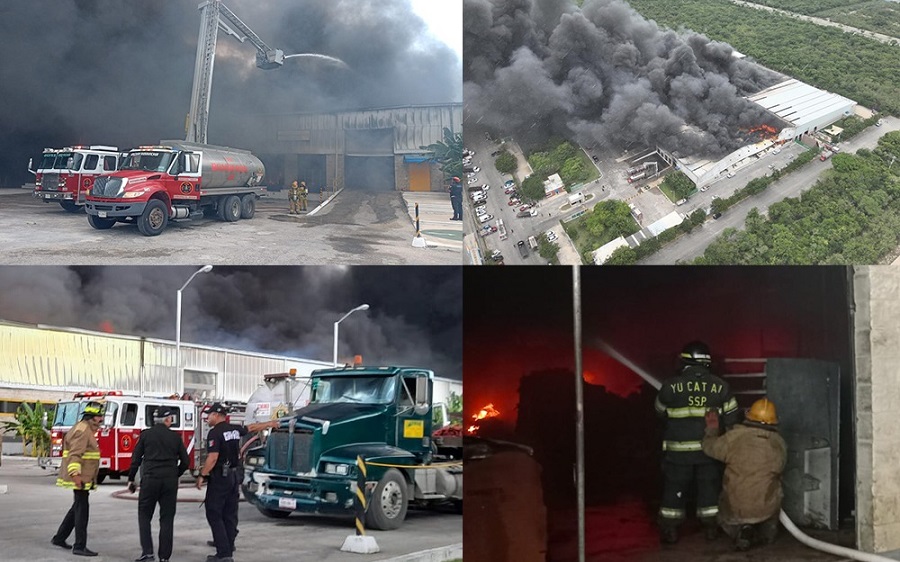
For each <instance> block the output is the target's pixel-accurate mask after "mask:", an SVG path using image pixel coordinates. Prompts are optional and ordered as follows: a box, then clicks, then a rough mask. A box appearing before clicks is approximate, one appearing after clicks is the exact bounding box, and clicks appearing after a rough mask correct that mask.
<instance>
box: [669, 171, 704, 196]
mask: <svg viewBox="0 0 900 562" xmlns="http://www.w3.org/2000/svg"><path fill="white" fill-rule="evenodd" d="M661 188H662V189H664V190H665V189H668V190H671V192H672V193H674V194H675V197H676V201H677V200H678V199H685V198H687V197H688V196H689V195H690V194H691V193H693V192H694V191H696V190H697V188H696V187H695V186H694V182H692V181H691V180H690V179H689V178H688V177H687V176H686V175H684V174H682V173H681V172H675V173H674V174H669V175H668V176H666V179H664V180H663V182H662V186H661Z"/></svg>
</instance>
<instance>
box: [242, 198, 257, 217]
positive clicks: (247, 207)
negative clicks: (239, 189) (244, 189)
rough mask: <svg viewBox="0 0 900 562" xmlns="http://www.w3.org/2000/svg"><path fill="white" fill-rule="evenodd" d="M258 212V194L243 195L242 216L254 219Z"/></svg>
mask: <svg viewBox="0 0 900 562" xmlns="http://www.w3.org/2000/svg"><path fill="white" fill-rule="evenodd" d="M255 214H256V195H253V194H252V193H250V194H248V195H244V196H243V197H241V218H242V219H252V218H253V215H255Z"/></svg>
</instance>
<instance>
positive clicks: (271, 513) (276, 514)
mask: <svg viewBox="0 0 900 562" xmlns="http://www.w3.org/2000/svg"><path fill="white" fill-rule="evenodd" d="M256 509H258V510H259V512H260V513H262V514H263V515H265V516H266V517H271V518H272V519H286V518H287V517H289V516H290V515H291V512H290V511H281V510H280V509H269V508H266V507H262V506H259V505H258V506H256Z"/></svg>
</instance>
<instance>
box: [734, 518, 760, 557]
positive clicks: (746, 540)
mask: <svg viewBox="0 0 900 562" xmlns="http://www.w3.org/2000/svg"><path fill="white" fill-rule="evenodd" d="M753 535H755V533H754V530H753V525H741V528H740V529H738V534H737V537H735V539H734V549H735V550H740V551H741V552H743V551H745V550H749V549H750V547H751V546H752V545H753Z"/></svg>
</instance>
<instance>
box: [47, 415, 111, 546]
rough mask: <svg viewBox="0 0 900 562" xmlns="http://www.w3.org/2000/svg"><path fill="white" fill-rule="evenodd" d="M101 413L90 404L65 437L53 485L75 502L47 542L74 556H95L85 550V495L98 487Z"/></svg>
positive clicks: (86, 499) (86, 517)
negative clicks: (72, 540)
mask: <svg viewBox="0 0 900 562" xmlns="http://www.w3.org/2000/svg"><path fill="white" fill-rule="evenodd" d="M103 411H104V408H103V404H102V403H100V402H89V403H88V404H87V405H86V406H85V407H84V411H83V412H82V415H81V421H80V422H78V423H77V424H75V427H73V428H72V429H70V430H69V432H68V433H66V438H65V441H64V444H63V458H62V464H61V465H60V467H59V477H58V478H57V479H56V485H57V486H60V487H62V488H67V489H69V490H72V491H73V493H74V494H75V498H74V501H73V502H72V507H70V508H69V511H68V512H67V513H66V516H65V517H63V520H62V523H60V525H59V529H58V530H57V531H56V534H55V535H53V538H52V539H50V542H51V543H53V544H54V545H56V546H59V547H62V548H71V549H72V554H75V555H77V556H97V553H96V552H94V551H93V550H90V549H88V547H87V526H88V517H89V511H90V507H89V505H88V494H89V492H90V490H93V489H94V488H96V487H97V474H98V473H99V472H100V445H99V444H98V443H97V438H96V437H95V436H94V435H95V434H96V433H97V430H99V429H100V424H101V423H103ZM73 530H74V531H75V544H74V545H70V544H69V543H67V542H66V541H67V540H68V539H69V535H71V534H72V531H73Z"/></svg>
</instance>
